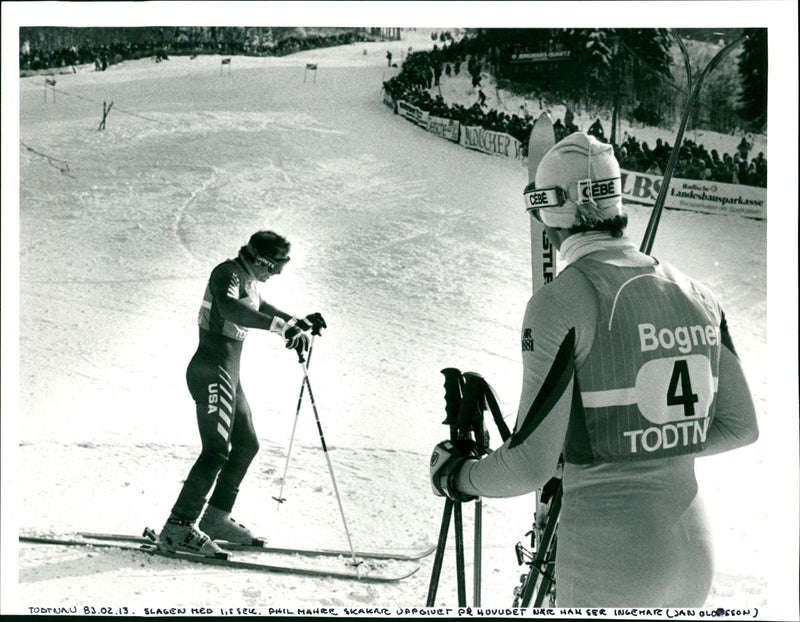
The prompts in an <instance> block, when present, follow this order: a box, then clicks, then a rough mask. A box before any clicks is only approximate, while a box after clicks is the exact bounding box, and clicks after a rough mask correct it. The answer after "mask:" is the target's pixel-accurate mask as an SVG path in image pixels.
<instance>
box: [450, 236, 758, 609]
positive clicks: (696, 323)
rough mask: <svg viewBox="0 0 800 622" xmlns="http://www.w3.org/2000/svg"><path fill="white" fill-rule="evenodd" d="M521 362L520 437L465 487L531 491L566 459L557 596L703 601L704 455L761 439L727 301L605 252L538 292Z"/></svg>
mask: <svg viewBox="0 0 800 622" xmlns="http://www.w3.org/2000/svg"><path fill="white" fill-rule="evenodd" d="M522 358H523V389H522V397H521V400H520V406H519V411H518V414H517V422H516V426H515V429H514V432H513V434H512V435H511V437H510V438H509V439H508V440H507V441H506V442H505V443H504V444H503V446H502V447H500V448H498V449H497V450H496V451H494V452H492V453H490V454H489V455H488V456H487V457H485V458H483V459H482V460H480V461H474V462H472V463H467V465H466V466H465V467H464V468H462V469H461V471H460V472H459V474H458V479H457V488H458V489H459V490H460V491H462V492H465V493H468V494H473V495H479V496H486V497H511V496H516V495H521V494H525V493H528V492H531V491H533V490H536V489H538V488H540V487H541V486H542V485H543V484H544V483H545V482H546V481H547V480H548V479H549V478H550V477H551V476H552V475H553V474H554V472H555V469H556V465H557V463H558V460H559V456H560V455H561V456H563V458H564V460H565V464H564V469H563V480H562V482H563V491H564V497H563V506H562V511H561V517H560V522H559V526H558V550H557V555H556V566H555V567H556V570H555V572H556V601H557V603H558V604H559V605H560V606H575V607H590V606H635V607H682V606H686V607H690V606H691V607H698V606H701V605H702V604H703V602H704V600H705V598H706V596H707V594H708V592H709V589H710V586H711V580H712V576H713V567H714V564H713V551H712V546H711V537H710V531H709V526H708V523H707V520H706V516H705V512H704V510H703V505H702V501H701V499H700V496H699V495H698V485H697V480H696V478H695V472H694V460H695V458H696V457H697V456H699V455H707V454H712V453H717V452H720V451H726V450H728V449H732V448H734V447H738V446H741V445H744V444H747V443H749V442H753V440H755V437H756V436H757V427H756V425H755V415H754V408H753V405H752V399H751V397H750V394H749V392H748V390H747V385H746V382H745V381H744V377H743V374H742V372H741V367H740V365H739V363H738V359H737V358H736V356H735V351H734V349H733V345H732V343H731V341H730V337H729V335H728V331H727V325H726V322H725V319H724V314H723V312H722V310H721V308H720V305H719V303H718V302H717V300H716V298H715V297H714V296H713V295H712V294H711V293H710V292H709V290H708V289H707V288H705V287H704V286H702V285H701V284H699V283H698V282H696V281H694V280H692V279H690V278H688V277H686V276H684V275H683V274H681V273H680V272H679V271H677V270H676V269H674V268H672V267H670V266H668V265H665V264H662V263H659V262H657V261H655V260H653V259H651V258H649V257H647V256H646V255H643V254H641V253H639V252H638V251H636V249H635V247H633V246H632V245H629V247H628V248H620V247H611V250H600V251H597V252H592V253H589V254H587V255H585V256H583V257H580V258H578V259H577V260H575V261H574V262H573V263H571V264H569V265H568V266H567V267H566V268H565V269H564V270H563V272H562V273H561V274H560V275H559V276H558V277H557V278H556V279H554V280H553V282H551V283H550V284H548V285H546V286H544V287H543V288H542V289H541V290H539V291H538V292H537V293H536V294H535V295H534V296H533V297H532V298H531V300H530V302H529V303H528V307H527V309H526V313H525V319H524V323H523V329H522Z"/></svg>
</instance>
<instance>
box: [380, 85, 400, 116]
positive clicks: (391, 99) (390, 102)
mask: <svg viewBox="0 0 800 622" xmlns="http://www.w3.org/2000/svg"><path fill="white" fill-rule="evenodd" d="M383 103H384V104H386V105H387V106H389V108H391V109H392V111H393V112H394V113H395V114H397V104H396V103H395V101H394V97H392V96H391V95H390V94H389V91H387V90H385V89H384V91H383Z"/></svg>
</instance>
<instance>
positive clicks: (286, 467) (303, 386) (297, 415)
mask: <svg viewBox="0 0 800 622" xmlns="http://www.w3.org/2000/svg"><path fill="white" fill-rule="evenodd" d="M313 350H314V335H311V344H310V345H309V346H308V357H307V362H306V365H311V352H312V351H313ZM305 390H306V380H305V377H304V378H303V382H302V383H300V395H299V397H298V398H297V411H296V412H295V413H294V424H293V425H292V435H291V437H289V449H288V450H287V451H286V464H285V465H284V467H283V477H282V478H281V489H280V491H279V492H278V496H277V497H272V498H273V499H275V501H277V502H278V508H277V509H280V507H281V503H283V502H284V501H286V499H285V498H284V496H283V487H284V486H285V485H286V473H287V472H288V471H289V459H290V458H291V455H292V445H293V444H294V435H295V432H296V430H297V420H298V419H299V418H300V405H301V404H302V403H303V393H304V392H305Z"/></svg>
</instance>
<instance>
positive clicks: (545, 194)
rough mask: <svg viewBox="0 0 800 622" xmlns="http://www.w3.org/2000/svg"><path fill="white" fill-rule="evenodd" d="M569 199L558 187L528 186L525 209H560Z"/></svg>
mask: <svg viewBox="0 0 800 622" xmlns="http://www.w3.org/2000/svg"><path fill="white" fill-rule="evenodd" d="M566 198H567V196H566V193H565V192H564V190H562V189H561V188H558V187H553V188H538V189H537V188H535V187H534V186H533V184H528V186H527V187H526V188H525V209H526V210H528V211H530V210H538V209H546V208H548V207H559V206H561V205H563V204H564V200H565V199H566Z"/></svg>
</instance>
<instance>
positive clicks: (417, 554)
mask: <svg viewBox="0 0 800 622" xmlns="http://www.w3.org/2000/svg"><path fill="white" fill-rule="evenodd" d="M19 540H20V542H29V543H37V544H55V545H62V546H91V547H97V548H113V549H118V550H124V551H138V552H142V553H148V554H150V555H157V556H161V557H167V558H171V559H180V560H183V561H188V562H193V563H198V564H207V565H213V566H223V567H226V568H234V569H240V570H252V571H257V572H274V573H283V574H295V575H304V576H312V577H328V578H336V579H358V580H361V581H365V582H372V583H389V582H393V581H400V580H402V579H406V578H408V577H410V576H411V575H413V574H414V573H415V572H417V571H418V570H419V564H418V563H415V562H418V561H419V560H421V559H423V558H424V557H427V556H428V555H430V554H431V553H433V551H434V550H435V548H434V547H433V546H431V547H422V548H415V549H408V550H403V551H391V550H375V551H356V552H355V555H356V558H357V560H358V563H359V565H358V566H356V567H353V562H346V567H345V568H341V567H340V568H328V567H320V565H319V562H320V560H321V559H323V558H340V557H349V556H351V555H352V551H350V550H349V549H348V550H336V549H312V548H289V547H277V546H269V545H267V544H266V543H265V542H264V541H263V540H260V539H255V540H253V542H252V543H251V544H238V543H234V542H218V544H219V545H220V547H221V548H222V549H224V551H225V552H224V553H223V554H221V555H218V556H216V557H207V556H204V555H199V554H194V553H188V552H181V551H169V550H166V549H163V548H160V547H158V546H157V544H156V540H157V538H156V534H155V532H154V531H153V530H152V529H145V530H144V533H143V535H141V536H134V535H127V534H113V533H89V532H82V533H78V534H75V535H73V536H68V537H63V538H59V537H57V536H34V535H30V536H20V538H19ZM229 552H231V553H236V552H239V553H241V552H244V553H267V554H272V555H275V556H278V555H281V556H291V557H293V558H296V557H306V558H309V559H313V560H314V566H313V567H307V566H302V565H297V564H294V563H288V562H283V561H272V560H271V561H269V562H263V561H259V560H254V559H252V557H251V556H248V558H247V559H237V558H236V557H235V556H233V557H229V556H228V553H229ZM387 562H389V563H394V562H399V563H400V565H401V567H400V568H399V569H394V568H392V569H386V568H382V567H381V566H382V565H386V563H387ZM362 564H363V566H364V567H363V568H362V567H361V566H362ZM409 564H412V565H411V566H410V567H409Z"/></svg>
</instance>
